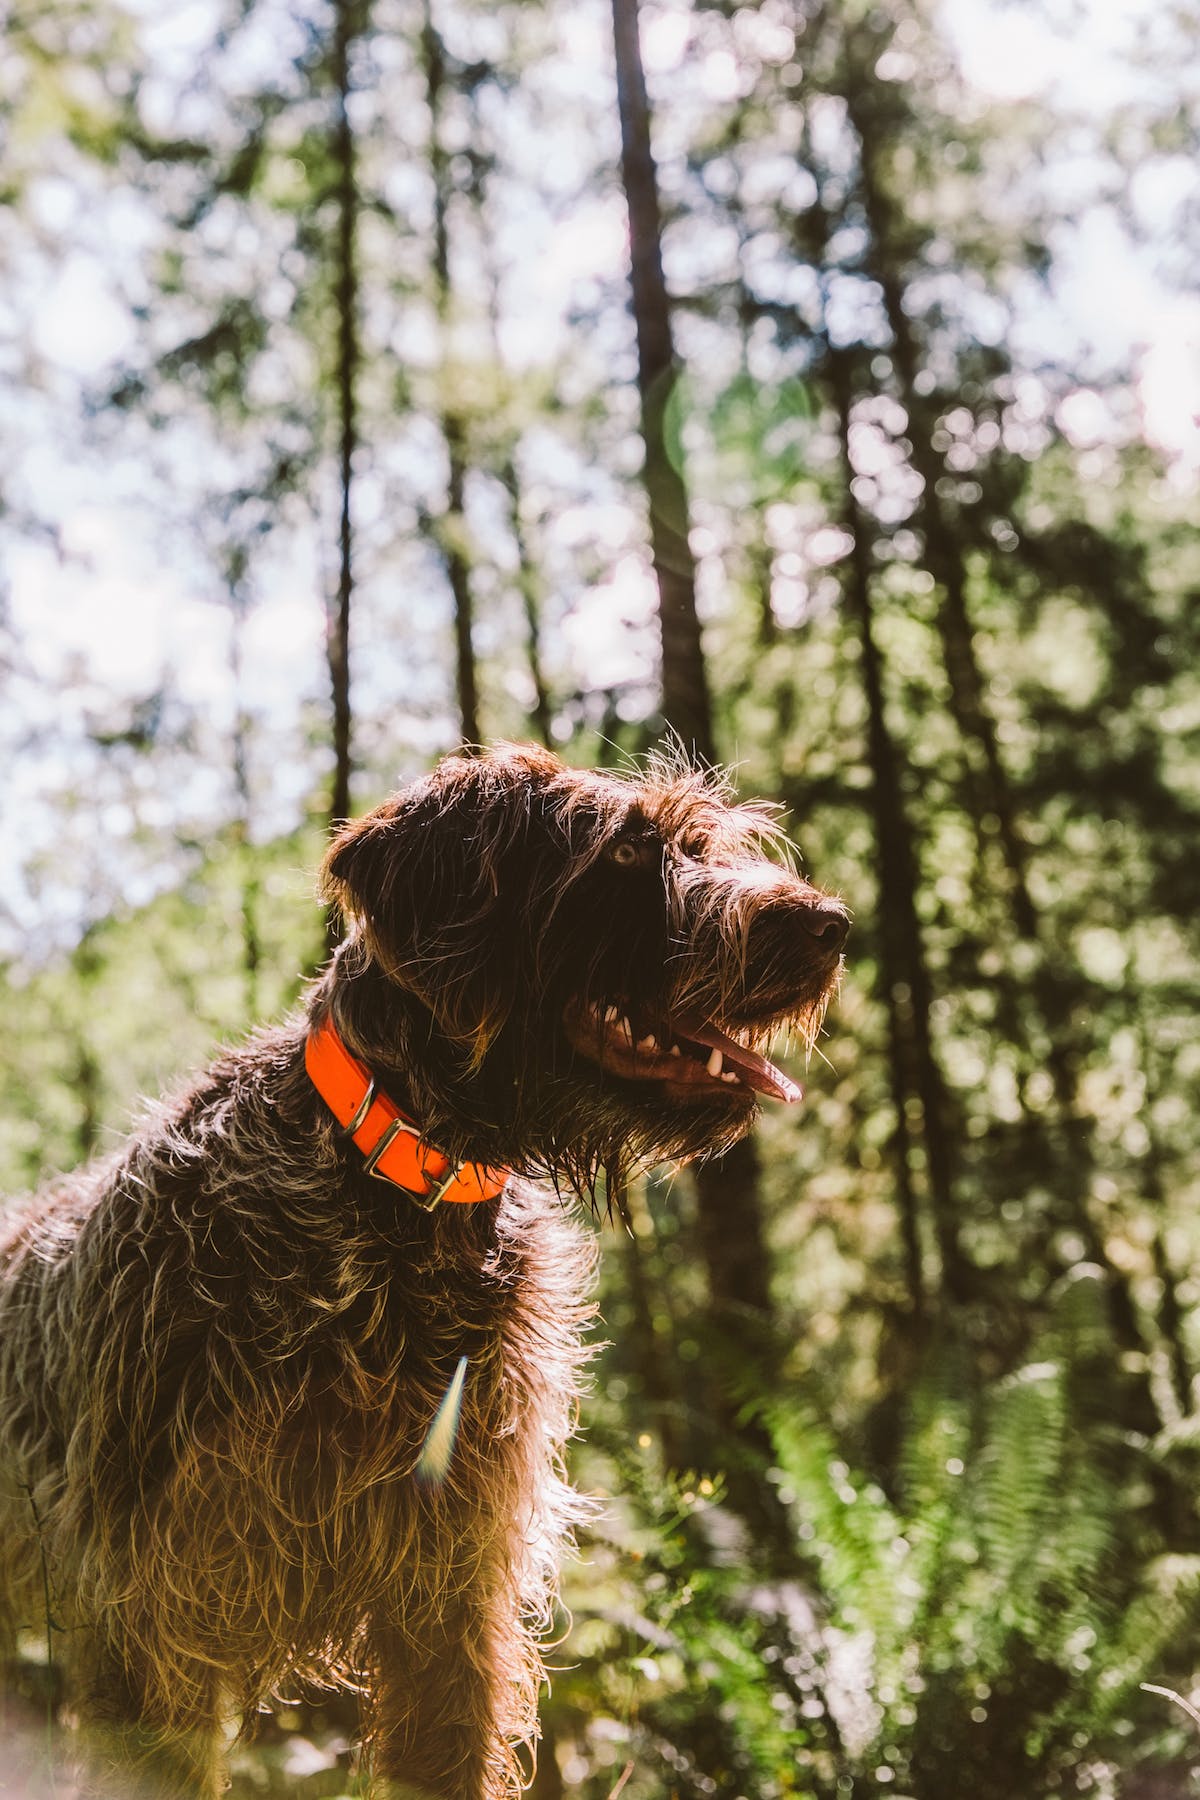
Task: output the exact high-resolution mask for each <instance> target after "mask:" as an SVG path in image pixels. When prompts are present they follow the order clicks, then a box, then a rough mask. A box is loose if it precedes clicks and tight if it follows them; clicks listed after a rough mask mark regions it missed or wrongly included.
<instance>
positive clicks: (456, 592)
mask: <svg viewBox="0 0 1200 1800" xmlns="http://www.w3.org/2000/svg"><path fill="white" fill-rule="evenodd" d="M421 60H422V64H423V67H424V71H425V100H426V104H427V105H428V107H429V167H430V173H431V175H432V177H433V289H434V305H435V308H436V311H437V317H438V325H439V327H440V330H441V338H442V354H443V357H445V355H446V352H447V350H448V348H449V324H450V301H451V290H450V195H451V192H452V190H453V173H452V170H451V167H450V157H449V155H448V154H447V152H446V149H445V146H444V144H443V143H442V111H443V97H444V94H445V87H446V53H445V48H444V46H443V44H442V40H441V38H440V36H439V35H438V32H437V28H436V27H435V25H434V22H433V5H432V0H425V11H424V19H423V23H422V27H421ZM438 423H439V426H440V428H441V433H442V441H443V443H444V444H445V446H446V459H447V464H448V475H447V480H446V510H445V512H444V514H443V515H442V518H441V521H440V523H439V526H438V528H437V536H438V542H439V545H440V547H441V552H442V560H443V562H444V564H445V568H446V579H447V581H448V582H449V584H450V594H451V599H452V601H453V605H454V687H455V694H456V697H457V700H458V717H459V731H460V734H461V737H462V741H463V744H464V745H465V746H466V747H467V748H468V749H473V748H475V747H477V746H478V745H479V743H480V740H481V733H480V728H479V681H478V672H477V668H476V662H475V643H474V624H475V618H474V612H475V608H474V598H473V595H472V592H471V566H470V561H469V559H468V556H467V551H466V543H465V535H464V517H463V499H464V489H465V486H466V476H467V423H466V420H465V418H464V417H463V415H462V414H461V413H460V412H459V411H458V409H457V408H456V407H455V406H454V405H453V403H452V401H451V398H450V395H449V393H448V391H447V388H446V383H445V371H444V368H443V374H442V381H441V400H440V402H439V414H438Z"/></svg>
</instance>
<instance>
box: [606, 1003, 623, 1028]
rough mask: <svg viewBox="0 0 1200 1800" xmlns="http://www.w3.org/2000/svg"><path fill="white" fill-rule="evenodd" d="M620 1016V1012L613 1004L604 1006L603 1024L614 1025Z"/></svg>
mask: <svg viewBox="0 0 1200 1800" xmlns="http://www.w3.org/2000/svg"><path fill="white" fill-rule="evenodd" d="M620 1016H621V1015H620V1013H619V1012H618V1011H617V1009H616V1007H615V1006H606V1007H605V1009H604V1023H605V1024H606V1025H615V1024H616V1022H617V1020H618V1019H619V1018H620Z"/></svg>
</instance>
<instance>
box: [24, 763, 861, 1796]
mask: <svg viewBox="0 0 1200 1800" xmlns="http://www.w3.org/2000/svg"><path fill="white" fill-rule="evenodd" d="M774 835H775V834H774V832H773V828H772V826H771V824H770V821H769V818H768V816H767V815H766V814H764V813H763V812H762V811H759V810H754V809H750V808H746V807H739V806H735V805H733V804H731V803H730V800H729V798H728V796H727V795H726V794H725V792H724V791H723V790H722V789H721V788H720V786H719V785H718V783H717V782H716V781H715V780H714V779H713V778H711V777H709V776H704V775H699V774H696V773H693V772H689V771H687V770H684V769H681V768H680V767H678V766H677V765H675V766H671V765H668V764H666V763H657V764H652V765H651V766H650V769H649V771H648V773H646V774H645V775H644V776H641V777H637V778H635V777H633V776H624V777H619V776H612V775H602V774H592V773H585V772H580V771H578V770H572V769H567V768H565V767H564V766H563V765H562V764H561V763H560V762H559V761H558V760H557V759H556V758H555V757H553V756H551V755H549V754H548V753H547V752H545V751H541V750H535V749H524V748H513V747H502V748H500V749H498V750H495V751H493V752H491V753H490V754H488V755H485V756H480V757H477V758H466V757H451V758H449V759H447V760H446V761H444V762H443V763H442V764H441V765H440V766H439V767H438V768H437V769H436V770H435V771H434V773H433V774H432V775H430V776H429V777H427V778H426V779H424V780H421V781H418V782H416V783H415V784H414V785H413V786H411V787H409V788H407V789H405V790H404V791H402V792H401V793H399V794H397V795H395V796H394V797H393V798H392V799H391V800H390V801H388V802H387V804H386V805H384V806H381V807H380V808H379V809H378V810H377V811H375V812H373V813H371V814H370V815H369V816H368V817H366V818H365V819H362V820H361V821H359V822H358V823H357V824H353V825H350V826H348V827H347V828H346V829H345V830H344V831H343V832H342V834H341V836H340V837H339V838H338V839H337V841H336V842H335V843H334V845H333V847H332V849H331V850H330V853H329V855H328V858H327V860H326V863H325V868H324V887H325V892H326V894H327V895H328V896H330V897H332V898H333V899H334V900H336V902H337V903H338V905H339V906H340V907H341V909H342V911H343V913H344V915H345V918H346V921H347V924H348V933H347V936H346V940H345V942H344V943H343V945H342V947H341V949H340V950H339V951H338V953H337V955H336V956H335V957H334V959H333V961H332V962H331V964H330V965H329V967H328V968H327V969H326V971H325V973H324V974H323V976H322V977H321V978H320V980H319V981H318V982H317V983H316V984H315V986H314V988H313V990H312V993H311V996H310V999H309V1002H308V1005H307V1007H306V1008H305V1010H304V1012H303V1013H302V1014H301V1015H300V1016H298V1017H296V1018H294V1019H292V1020H291V1021H290V1022H289V1023H287V1024H285V1025H283V1026H281V1027H279V1028H277V1029H274V1030H270V1031H266V1032H263V1033H262V1034H261V1035H259V1036H257V1037H255V1038H253V1039H251V1041H250V1042H249V1043H247V1044H246V1045H244V1046H243V1047H242V1048H240V1049H237V1050H234V1051H232V1052H230V1053H229V1054H228V1055H225V1056H223V1057H222V1058H221V1059H220V1060H218V1061H217V1062H215V1063H214V1064H213V1066H212V1067H211V1068H210V1069H209V1070H208V1071H207V1072H206V1073H205V1074H203V1075H202V1076H201V1077H200V1078H199V1079H198V1080H197V1081H195V1082H194V1083H193V1085H191V1086H190V1087H189V1088H187V1089H186V1090H185V1091H184V1092H182V1093H180V1094H179V1095H178V1096H177V1097H176V1098H175V1099H174V1100H172V1101H169V1102H168V1103H166V1104H165V1105H164V1106H163V1107H162V1108H161V1109H160V1110H158V1111H156V1112H155V1113H154V1114H153V1115H152V1116H151V1117H150V1118H149V1119H148V1120H147V1121H146V1122H145V1123H144V1124H143V1125H142V1127H141V1129H140V1130H139V1131H138V1132H137V1133H136V1134H135V1135H134V1136H133V1137H132V1138H131V1139H130V1141H129V1142H128V1144H127V1145H126V1146H125V1147H124V1149H122V1150H121V1151H120V1152H119V1153H118V1154H117V1155H116V1156H114V1157H113V1158H111V1159H110V1160H108V1161H106V1162H104V1163H101V1164H96V1165H93V1166H91V1167H89V1168H86V1169H84V1170H82V1171H80V1172H79V1173H77V1174H75V1175H73V1176H71V1177H69V1178H68V1179H67V1180H65V1181H63V1182H61V1183H60V1184H59V1185H58V1186H56V1187H54V1188H52V1189H50V1190H48V1191H46V1192H44V1193H42V1194H41V1195H38V1196H36V1197H35V1198H34V1199H33V1201H32V1202H30V1203H28V1204H27V1205H26V1206H25V1207H24V1208H23V1209H22V1210H20V1211H19V1212H18V1213H17V1214H16V1216H15V1218H14V1219H13V1220H12V1221H11V1222H10V1223H9V1225H8V1227H7V1231H6V1236H5V1239H4V1241H3V1243H2V1244H0V1272H2V1280H0V1625H6V1626H7V1627H8V1631H9V1635H10V1638H11V1636H12V1634H13V1633H15V1631H16V1630H17V1629H19V1628H21V1627H27V1628H32V1629H35V1630H36V1629H38V1628H41V1629H43V1630H44V1629H45V1625H46V1618H47V1607H49V1609H50V1612H51V1616H52V1618H53V1621H54V1626H55V1631H54V1641H55V1646H56V1648H57V1649H58V1650H59V1652H60V1654H61V1656H62V1659H63V1661H64V1663H65V1665H66V1667H67V1670H68V1673H69V1677H70V1682H71V1692H72V1706H73V1710H74V1713H75V1716H76V1718H77V1719H78V1721H79V1723H80V1726H81V1731H80V1738H81V1742H82V1744H83V1746H84V1753H85V1755H86V1761H87V1768H86V1773H85V1774H84V1776H83V1778H82V1779H83V1783H84V1791H85V1792H104V1793H112V1794H119V1795H120V1796H122V1800H128V1797H129V1796H131V1795H137V1794H142V1793H145V1794H148V1795H149V1794H153V1795H157V1796H161V1795H183V1794H188V1795H193V1796H194V1795H212V1794H214V1793H216V1792H217V1791H219V1787H220V1784H221V1777H220V1759H219V1754H218V1752H219V1747H220V1741H221V1735H222V1734H221V1725H222V1722H223V1721H225V1720H228V1719H229V1718H230V1716H231V1714H232V1715H237V1714H246V1713H248V1712H252V1711H253V1710H254V1709H255V1708H256V1707H257V1706H259V1704H260V1703H261V1702H262V1700H263V1699H264V1697H266V1696H268V1695H271V1694H272V1693H275V1692H277V1691H278V1690H279V1689H280V1688H281V1687H284V1686H286V1684H287V1683H288V1682H289V1680H292V1681H294V1680H297V1679H309V1680H316V1681H318V1682H321V1683H325V1684H328V1685H333V1686H336V1685H341V1684H357V1685H359V1686H360V1687H361V1689H362V1691H363V1693H364V1696H365V1698H364V1707H365V1717H366V1737H367V1745H368V1760H369V1766H370V1768H371V1771H372V1779H373V1781H374V1782H375V1784H376V1785H375V1790H374V1791H377V1792H386V1793H389V1794H393V1795H398V1794H403V1795H420V1796H439V1797H442V1800H485V1797H487V1800H491V1797H494V1796H500V1795H508V1794H510V1793H511V1792H512V1791H513V1790H515V1789H516V1788H517V1787H519V1785H520V1780H521V1776H520V1765H519V1761H518V1747H519V1746H520V1745H521V1744H522V1743H523V1742H530V1741H531V1740H532V1739H533V1737H534V1735H535V1733H536V1697H537V1687H538V1681H539V1676H540V1672H541V1665H540V1661H539V1655H538V1638H539V1633H540V1631H541V1628H543V1627H544V1626H545V1624H546V1623H547V1620H548V1615H549V1612H550V1608H551V1604H552V1600H553V1594H554V1586H555V1578H556V1570H557V1563H558V1557H559V1551H560V1547H561V1544H562V1540H563V1537H564V1534H565V1533H566V1532H567V1531H568V1529H569V1527H570V1524H571V1521H572V1518H573V1516H574V1515H575V1514H576V1512H577V1507H578V1502H577V1501H576V1499H575V1497H574V1496H573V1494H572V1493H571V1490H570V1489H569V1487H568V1486H567V1485H566V1483H565V1481H564V1479H563V1468H562V1453H563V1445H564V1441H565V1439H566V1437H567V1435H568V1433H569V1431H570V1428H571V1423H572V1416H573V1411H574V1407H575V1403H576V1395H577V1379H578V1369H579V1364H580V1361H581V1358H582V1352H581V1338H580V1334H581V1328H582V1325H583V1322H584V1321H585V1318H586V1316H587V1312H588V1306H587V1301H586V1292H587V1286H588V1280H589V1271H590V1264H591V1255H590V1251H589V1248H588V1244H589V1239H588V1237H587V1236H586V1235H585V1234H583V1233H582V1232H580V1231H579V1230H578V1229H577V1228H576V1226H575V1225H573V1224H572V1222H571V1220H570V1218H569V1216H568V1209H567V1208H566V1207H565V1206H564V1205H563V1204H562V1203H561V1202H560V1200H559V1199H558V1197H557V1195H556V1193H555V1192H552V1191H550V1190H549V1189H547V1188H546V1187H544V1186H543V1187H537V1186H535V1185H533V1184H532V1183H531V1182H530V1181H529V1180H527V1179H526V1177H529V1176H536V1175H541V1176H543V1177H544V1176H547V1175H548V1176H549V1177H550V1179H551V1182H552V1183H553V1184H554V1187H556V1188H557V1187H559V1186H561V1185H566V1186H569V1187H570V1188H573V1189H576V1190H579V1191H581V1192H584V1193H588V1192H594V1187H595V1183H596V1181H597V1179H598V1177H599V1175H600V1173H601V1172H602V1171H603V1170H605V1169H607V1170H608V1172H609V1178H610V1180H611V1179H613V1177H614V1176H616V1175H618V1174H619V1173H620V1172H621V1171H622V1170H624V1169H627V1168H628V1167H629V1166H630V1165H631V1164H632V1163H635V1162H639V1161H641V1162H644V1161H647V1160H650V1159H656V1160H657V1159H663V1158H676V1159H686V1158H689V1157H695V1156H700V1155H705V1154H708V1153H711V1152H713V1151H716V1150H719V1149H721V1148H722V1147H723V1146H726V1145H728V1144H730V1143H731V1142H732V1141H733V1140H735V1139H736V1138H737V1137H739V1136H740V1135H741V1134H742V1133H743V1132H744V1131H745V1130H746V1129H747V1127H748V1126H749V1125H750V1123H751V1121H752V1119H753V1117H754V1114H755V1110H756V1097H757V1095H759V1094H768V1095H773V1096H775V1097H777V1098H782V1099H790V1098H795V1097H796V1096H797V1094H798V1090H797V1089H796V1088H795V1087H794V1086H793V1085H792V1083H790V1082H789V1081H788V1079H787V1078H786V1077H785V1076H783V1075H782V1074H781V1073H780V1072H779V1071H778V1070H777V1069H775V1068H774V1067H773V1066H772V1065H771V1064H770V1063H769V1062H767V1061H766V1060H765V1058H764V1057H763V1056H762V1055H761V1054H760V1053H759V1051H758V1050H757V1049H755V1048H754V1047H753V1046H754V1045H755V1044H756V1043H759V1042H761V1041H762V1040H764V1039H765V1038H766V1036H767V1035H768V1034H769V1033H770V1032H772V1031H774V1030H775V1029H776V1027H778V1026H779V1025H781V1024H786V1025H792V1026H795V1027H798V1028H799V1030H800V1031H801V1032H802V1033H803V1034H805V1035H807V1036H809V1037H810V1038H811V1036H812V1034H813V1033H814V1032H815V1030H816V1028H817V1024H818V1022H819V1020H820V1017H821V1014H822V1010H823V1008H824V1005H825V1003H826V1000H827V998H828V995H829V992H830V988H831V984H832V983H833V981H834V980H835V978H836V972H837V969H838V966H839V963H840V951H841V945H842V941H843V937H844V933H845V914H844V911H843V909H842V907H841V906H840V905H839V904H838V903H837V902H836V901H833V900H830V899H828V898H827V897H825V896H823V895H821V894H820V893H818V892H817V891H816V890H815V889H814V888H812V887H810V886H809V885H808V884H807V883H806V882H805V881H803V880H801V879H800V878H799V877H798V876H797V875H795V874H794V873H792V871H791V870H790V868H789V867H787V866H786V865H785V864H784V863H781V862H780V861H778V860H773V859H772V858H771V857H769V856H768V855H767V854H766V853H765V851H766V849H768V848H769V847H770V843H771V840H772V839H773V837H774ZM322 1058H324V1061H322V1060H321V1059H322ZM368 1071H369V1073H368ZM370 1076H373V1077H374V1079H375V1082H376V1084H377V1086H376V1087H375V1088H373V1089H371V1090H368V1086H367V1083H368V1080H369V1079H370ZM356 1082H357V1083H359V1084H360V1085H359V1086H357V1087H356V1086H355V1083H356ZM339 1084H340V1086H339ZM318 1088H320V1092H318ZM360 1090H361V1091H360ZM322 1094H326V1095H327V1096H328V1097H327V1098H322ZM383 1095H386V1096H387V1097H389V1099H390V1101H393V1102H395V1103H396V1104H395V1106H389V1104H388V1099H384V1098H382V1097H381V1096H383ZM400 1108H402V1109H403V1114H404V1115H406V1116H407V1118H408V1119H409V1120H415V1121H419V1127H420V1132H421V1134H422V1135H423V1140H424V1142H425V1144H426V1146H427V1145H436V1146H437V1147H438V1149H437V1150H436V1151H435V1150H432V1149H429V1148H428V1147H424V1148H423V1147H422V1144H421V1143H419V1142H418V1141H417V1138H416V1134H415V1132H413V1131H412V1130H411V1129H407V1128H406V1127H405V1125H404V1123H403V1121H402V1119H401V1117H400V1114H399V1109H400ZM352 1114H353V1115H354V1116H351V1115H352ZM385 1124H387V1125H389V1130H388V1131H387V1132H383V1127H384V1125H385ZM381 1132H383V1135H384V1136H385V1137H386V1138H387V1140H388V1141H387V1143H386V1144H384V1143H378V1142H377V1141H376V1140H377V1139H379V1137H380V1133H381ZM364 1151H373V1154H368V1155H366V1156H365V1157H364ZM401 1152H402V1154H401V1155H400V1160H399V1162H395V1161H392V1163H391V1165H390V1173H389V1161H388V1159H389V1158H394V1157H395V1156H396V1155H397V1154H398V1153H401ZM439 1152H444V1153H445V1154H444V1155H439ZM447 1156H448V1157H449V1158H451V1159H453V1160H452V1162H451V1164H450V1165H449V1167H447V1163H446V1157H447ZM406 1159H407V1160H406ZM414 1159H415V1160H414ZM458 1164H464V1165H467V1166H466V1167H465V1168H464V1169H463V1170H462V1171H461V1173H459V1174H457V1175H456V1172H455V1170H456V1165H458ZM397 1171H399V1175H398V1174H397ZM398 1181H399V1183H400V1184H399V1185H398V1184H397V1183H398ZM442 1189H445V1190H446V1191H445V1192H444V1193H442V1194H441V1197H440V1201H439V1191H440V1190H442ZM406 1190H409V1191H406ZM472 1200H473V1203H471V1201H472ZM463 1202H467V1203H463ZM731 1223H732V1227H733V1229H736V1221H732V1222H731ZM456 1408H461V1414H460V1417H459V1419H458V1427H457V1434H455V1429H454V1412H455V1409H456Z"/></svg>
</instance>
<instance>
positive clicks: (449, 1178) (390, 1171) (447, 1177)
mask: <svg viewBox="0 0 1200 1800" xmlns="http://www.w3.org/2000/svg"><path fill="white" fill-rule="evenodd" d="M304 1066H305V1068H306V1069H307V1070H308V1075H309V1080H310V1081H311V1082H312V1084H313V1086H314V1087H315V1088H316V1090H317V1092H318V1094H320V1096H321V1098H322V1100H324V1102H325V1104H326V1106H328V1108H329V1110H330V1112H332V1114H333V1116H334V1118H335V1119H336V1120H337V1122H338V1124H339V1125H340V1126H341V1127H342V1136H343V1137H348V1138H352V1139H353V1141H354V1142H355V1143H356V1144H357V1145H358V1148H359V1149H360V1150H361V1151H362V1153H363V1155H364V1156H365V1157H366V1159H367V1160H366V1164H365V1168H366V1171H367V1174H368V1175H376V1176H378V1177H379V1179H380V1180H381V1181H391V1182H393V1183H394V1184H395V1185H396V1187H400V1188H403V1189H404V1190H405V1192H406V1193H408V1194H410V1195H411V1196H412V1198H413V1199H414V1200H415V1201H416V1202H417V1205H418V1206H422V1207H424V1208H425V1209H426V1211H428V1212H432V1211H433V1208H434V1207H435V1206H437V1205H438V1203H439V1201H442V1200H463V1201H466V1200H494V1199H495V1198H496V1196H497V1194H499V1193H500V1192H501V1191H502V1190H503V1188H504V1184H505V1182H506V1181H507V1180H508V1177H509V1171H508V1170H507V1169H488V1168H485V1167H484V1165H483V1164H482V1163H462V1164H460V1165H458V1166H457V1167H456V1166H455V1164H454V1163H452V1162H451V1161H450V1158H449V1157H448V1156H445V1155H443V1153H442V1152H441V1151H440V1150H435V1149H434V1147H433V1145H432V1144H427V1143H426V1142H425V1140H424V1138H423V1137H422V1136H421V1134H420V1132H419V1130H418V1129H417V1127H416V1126H415V1125H414V1124H413V1123H412V1121H411V1120H410V1119H406V1118H405V1116H404V1114H403V1113H402V1112H401V1111H400V1108H399V1107H398V1106H396V1105H395V1104H394V1103H393V1102H392V1101H391V1100H389V1099H388V1097H387V1095H386V1094H381V1093H379V1092H378V1091H377V1089H376V1084H375V1078H374V1076H373V1075H372V1074H371V1071H370V1069H368V1068H367V1066H366V1064H365V1063H361V1062H359V1060H358V1058H357V1057H356V1056H351V1054H350V1052H349V1050H347V1048H346V1046H345V1044H343V1042H342V1040H341V1038H340V1037H339V1036H338V1033H337V1030H336V1028H335V1027H334V1026H333V1024H332V1023H331V1022H330V1021H329V1020H326V1021H325V1022H324V1024H322V1025H320V1026H318V1027H317V1028H316V1030H313V1031H310V1032H309V1034H308V1038H307V1040H306V1042H305V1045H304Z"/></svg>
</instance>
